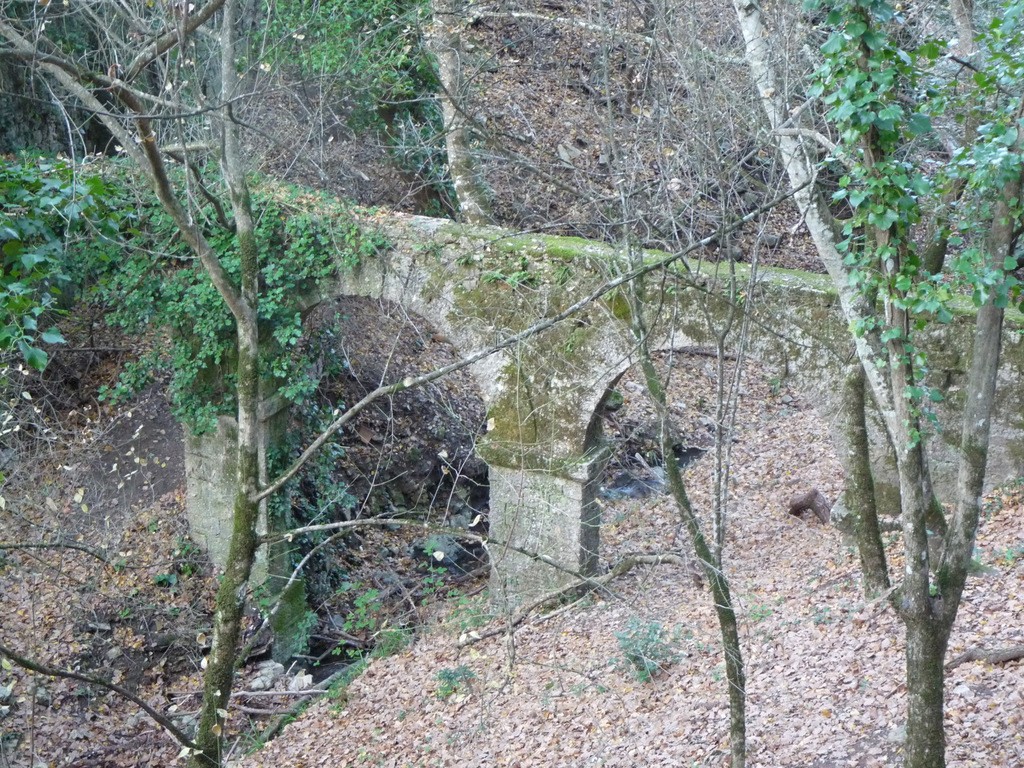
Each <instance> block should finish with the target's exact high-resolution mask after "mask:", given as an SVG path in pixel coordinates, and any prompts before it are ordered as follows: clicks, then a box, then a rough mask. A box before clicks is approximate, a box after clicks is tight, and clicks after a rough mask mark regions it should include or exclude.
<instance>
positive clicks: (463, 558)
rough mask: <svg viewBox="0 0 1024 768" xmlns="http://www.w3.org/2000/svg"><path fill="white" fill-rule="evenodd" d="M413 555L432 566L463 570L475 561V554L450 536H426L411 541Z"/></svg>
mask: <svg viewBox="0 0 1024 768" xmlns="http://www.w3.org/2000/svg"><path fill="white" fill-rule="evenodd" d="M413 548H414V550H415V551H414V553H413V554H414V555H415V556H416V557H417V558H420V559H424V560H427V561H428V562H429V564H430V565H432V566H441V567H443V568H447V569H448V570H449V571H452V570H454V571H459V572H463V571H466V570H468V569H469V568H470V567H471V566H472V564H473V563H474V562H475V561H476V559H477V558H476V556H475V555H474V554H473V553H472V552H470V551H469V550H468V549H466V547H464V546H463V545H462V544H461V543H459V541H458V540H457V539H455V538H454V537H452V536H444V535H438V536H428V537H427V538H425V539H419V540H418V541H416V542H414V543H413Z"/></svg>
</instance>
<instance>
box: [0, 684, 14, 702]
mask: <svg viewBox="0 0 1024 768" xmlns="http://www.w3.org/2000/svg"><path fill="white" fill-rule="evenodd" d="M13 692H14V686H13V685H0V704H3V703H6V702H7V701H8V700H9V699H10V698H11V694H12V693H13Z"/></svg>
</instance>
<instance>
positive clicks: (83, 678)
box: [0, 643, 198, 749]
mask: <svg viewBox="0 0 1024 768" xmlns="http://www.w3.org/2000/svg"><path fill="white" fill-rule="evenodd" d="M0 654H3V655H4V656H6V657H7V658H8V659H10V660H11V661H12V662H14V663H15V664H17V665H18V666H19V667H22V668H23V669H27V670H29V671H30V672H35V673H37V674H40V675H48V676H49V677H63V678H66V679H68V680H78V681H79V682H81V683H88V684H89V685H96V686H99V687H100V688H105V689H106V690H108V691H113V692H114V693H117V694H120V695H121V696H123V697H124V698H126V699H128V701H130V702H132V703H133V704H135V705H136V706H138V707H140V708H141V709H142V710H143V711H144V712H145V713H146V714H147V715H149V716H150V717H151V718H153V720H155V721H156V722H157V723H159V724H160V725H161V726H163V728H164V730H166V731H167V732H168V733H169V734H171V735H172V736H173V737H174V738H175V739H177V740H178V742H179V743H181V744H182V745H183V746H185V747H188V748H189V749H198V747H197V746H196V744H195V742H193V741H192V739H190V738H189V737H188V736H187V735H186V734H185V732H184V731H182V730H181V729H180V728H178V727H177V726H176V725H175V724H174V723H173V722H171V719H170V718H169V717H165V716H164V715H162V714H160V713H159V712H157V711H156V710H155V709H153V707H151V706H150V705H149V704H148V703H146V702H145V701H144V700H143V699H140V698H139V697H138V696H136V695H135V694H134V693H132V692H131V691H128V690H127V689H125V688H122V687H121V686H120V685H116V684H115V683H108V682H107V681H106V680H102V679H100V678H98V677H92V676H91V675H82V674H79V673H78V672H72V671H71V670H68V669H57V668H55V667H47V666H46V665H44V664H39V663H37V662H34V661H32V660H31V659H28V658H26V657H24V656H21V655H20V654H18V653H15V652H14V651H12V650H11V649H10V648H8V647H7V646H6V645H4V644H3V643H0Z"/></svg>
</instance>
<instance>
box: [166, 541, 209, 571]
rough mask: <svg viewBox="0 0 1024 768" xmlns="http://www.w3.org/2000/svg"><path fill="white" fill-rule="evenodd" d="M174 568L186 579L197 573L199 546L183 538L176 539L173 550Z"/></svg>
mask: <svg viewBox="0 0 1024 768" xmlns="http://www.w3.org/2000/svg"><path fill="white" fill-rule="evenodd" d="M173 554H174V568H175V570H176V571H177V572H178V573H180V574H181V575H182V576H184V577H186V578H188V577H189V576H195V575H196V574H197V573H199V568H200V562H201V558H202V550H201V549H199V545H198V544H196V543H195V542H194V541H192V540H191V539H188V538H186V537H184V536H179V537H178V543H177V545H176V546H175V548H174V553H173Z"/></svg>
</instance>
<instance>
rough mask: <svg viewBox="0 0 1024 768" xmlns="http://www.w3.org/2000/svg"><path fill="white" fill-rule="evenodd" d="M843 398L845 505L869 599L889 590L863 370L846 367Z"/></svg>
mask: <svg viewBox="0 0 1024 768" xmlns="http://www.w3.org/2000/svg"><path fill="white" fill-rule="evenodd" d="M844 394H845V398H844V402H843V410H842V412H841V413H840V418H842V420H843V421H842V424H841V425H840V428H841V429H842V431H843V433H844V434H843V437H844V438H845V439H846V461H844V462H843V464H844V469H845V470H846V504H847V506H849V508H850V511H851V512H852V513H853V514H854V515H855V516H856V518H857V528H856V531H857V551H858V553H859V554H860V567H861V571H862V572H863V574H864V595H865V597H867V598H869V599H871V598H875V597H878V596H879V595H881V594H882V593H884V592H885V591H886V590H887V589H889V568H888V565H887V564H886V560H885V546H884V545H883V544H882V536H881V531H880V529H879V525H878V507H877V506H876V504H875V481H874V478H873V477H872V475H871V453H870V444H869V442H868V429H867V422H866V419H865V408H866V406H867V402H866V398H865V391H864V369H863V368H861V367H860V364H859V363H855V364H853V365H851V366H850V367H849V369H848V370H847V374H846V381H845V393H844Z"/></svg>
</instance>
